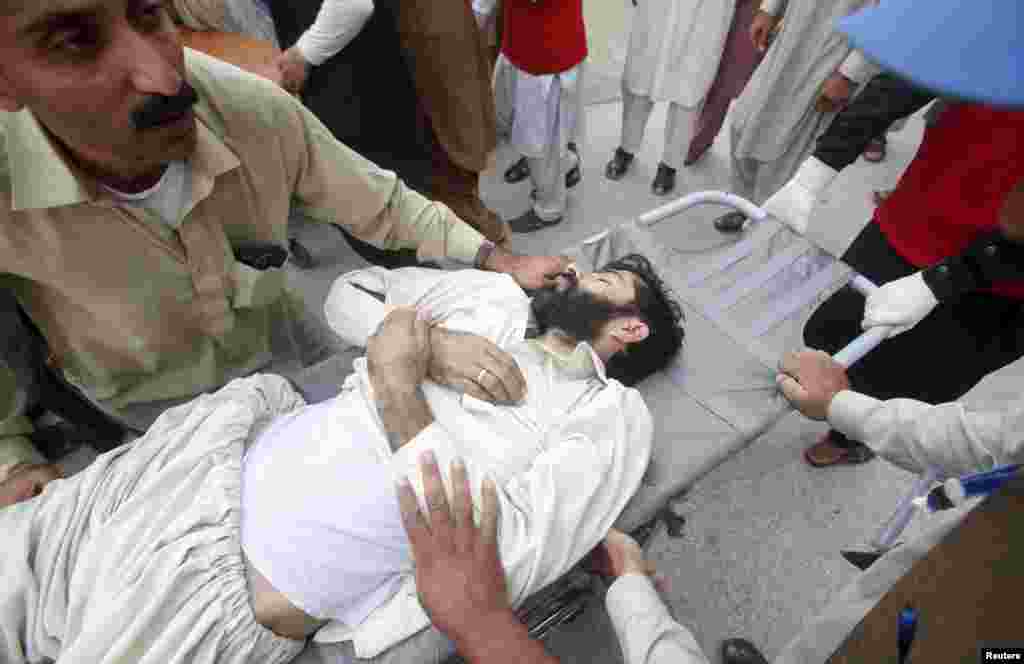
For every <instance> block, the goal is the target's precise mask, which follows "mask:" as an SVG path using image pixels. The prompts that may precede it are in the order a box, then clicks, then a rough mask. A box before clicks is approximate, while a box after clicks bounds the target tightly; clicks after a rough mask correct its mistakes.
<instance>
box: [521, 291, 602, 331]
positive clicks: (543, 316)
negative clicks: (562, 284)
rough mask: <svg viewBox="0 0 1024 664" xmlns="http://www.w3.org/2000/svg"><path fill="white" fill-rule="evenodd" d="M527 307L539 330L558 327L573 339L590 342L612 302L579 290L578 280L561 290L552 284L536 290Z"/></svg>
mask: <svg viewBox="0 0 1024 664" xmlns="http://www.w3.org/2000/svg"><path fill="white" fill-rule="evenodd" d="M530 309H531V310H533V317H534V320H535V321H536V322H537V327H538V330H539V331H540V333H542V334H543V333H544V332H547V331H548V330H551V329H555V330H560V331H561V332H564V333H565V334H567V335H569V336H570V337H571V338H572V339H574V340H575V341H576V343H579V342H581V341H586V342H587V343H592V342H593V341H594V340H595V339H597V336H598V335H599V334H600V333H601V329H602V328H603V327H604V325H605V323H607V322H608V321H609V320H611V318H612V314H613V313H614V311H615V307H614V306H613V305H612V304H610V303H608V302H606V301H604V300H602V299H601V298H599V297H597V296H595V295H593V294H592V293H590V292H588V291H585V290H583V289H582V288H580V287H579V284H574V285H572V286H569V287H568V288H566V289H564V290H562V291H558V290H557V289H556V288H554V287H551V288H544V289H541V290H539V291H537V294H536V295H534V296H533V300H532V301H531V302H530Z"/></svg>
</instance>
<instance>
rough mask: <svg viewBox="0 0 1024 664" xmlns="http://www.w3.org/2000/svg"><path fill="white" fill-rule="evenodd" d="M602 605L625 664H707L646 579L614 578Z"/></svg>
mask: <svg viewBox="0 0 1024 664" xmlns="http://www.w3.org/2000/svg"><path fill="white" fill-rule="evenodd" d="M605 606H606V607H607V608H608V616H609V617H610V618H611V620H612V626H613V627H614V628H615V634H616V636H618V638H619V645H620V646H622V656H623V659H624V660H625V662H626V664H708V658H707V657H706V656H705V655H704V651H703V650H701V648H700V645H699V644H698V643H697V639H695V638H693V634H691V633H690V630H688V629H686V628H685V627H683V626H682V625H680V624H679V623H678V622H676V621H675V619H674V618H672V616H671V615H670V614H669V612H668V607H666V606H665V603H664V602H662V601H661V598H660V597H659V596H658V591H657V590H656V589H655V588H654V584H653V583H651V580H650V579H649V578H648V577H646V576H642V575H640V574H626V575H625V576H621V577H619V578H618V579H616V580H615V583H613V584H612V586H611V588H609V589H608V595H607V596H606V597H605Z"/></svg>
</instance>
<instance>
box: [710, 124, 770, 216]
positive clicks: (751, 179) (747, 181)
mask: <svg viewBox="0 0 1024 664" xmlns="http://www.w3.org/2000/svg"><path fill="white" fill-rule="evenodd" d="M738 125H739V123H737V121H736V118H735V117H733V118H730V120H729V138H730V141H729V146H730V147H729V178H730V191H731V192H732V193H734V194H736V195H737V196H741V197H743V198H746V199H749V198H751V197H752V196H753V195H754V190H755V189H756V187H757V177H758V172H759V170H760V167H761V162H759V161H757V160H756V159H750V158H748V157H739V156H737V155H736V145H737V144H738V143H739V140H740V135H741V134H742V133H743V127H742V126H738ZM745 223H747V217H746V215H744V214H743V213H742V212H739V211H733V212H727V213H726V214H723V215H722V216H721V217H718V218H717V219H715V221H714V226H715V229H716V230H717V231H718V232H720V233H739V232H740V231H741V230H743V225H744V224H745Z"/></svg>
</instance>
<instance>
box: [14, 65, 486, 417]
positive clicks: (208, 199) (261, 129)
mask: <svg viewBox="0 0 1024 664" xmlns="http://www.w3.org/2000/svg"><path fill="white" fill-rule="evenodd" d="M185 63H186V70H187V78H188V81H189V83H191V84H192V85H193V87H194V88H195V89H196V91H197V92H198V94H199V97H200V101H199V103H198V104H197V105H196V107H195V112H196V117H197V119H198V122H197V125H198V126H197V131H198V135H197V146H196V150H195V152H194V154H193V155H192V156H191V157H190V158H189V159H188V167H189V171H190V176H189V182H188V197H187V202H186V204H185V206H184V210H183V213H182V219H181V222H180V225H179V226H178V228H177V230H175V231H171V229H169V228H168V227H167V225H166V224H165V223H163V222H162V221H161V220H160V219H159V218H158V216H157V215H156V214H154V213H153V212H151V211H149V210H147V209H145V207H144V206H139V205H133V204H126V203H125V202H123V201H121V200H119V199H118V198H117V197H115V196H114V195H113V194H111V193H110V192H108V191H105V190H104V189H103V188H102V187H100V186H99V184H98V182H97V181H96V180H95V178H93V177H91V176H89V175H88V174H86V173H85V172H83V171H82V170H81V169H80V168H79V167H78V166H77V165H76V164H75V163H73V162H71V161H70V160H68V159H66V158H65V156H64V152H63V151H62V150H61V149H60V148H59V147H58V146H57V145H56V144H55V142H54V140H53V139H52V138H51V136H50V135H49V134H48V133H47V132H46V131H45V130H44V129H43V128H42V127H41V125H40V124H39V123H38V122H37V121H36V119H35V117H34V116H33V115H32V113H31V112H30V111H29V110H23V111H21V112H18V113H13V114H11V113H0V266H3V267H2V270H3V271H2V273H0V288H9V289H10V290H11V291H13V292H14V293H15V295H16V296H17V298H18V300H19V301H20V303H21V305H22V306H23V307H24V308H25V310H26V311H27V312H28V314H29V315H30V316H31V318H32V319H33V321H34V322H35V324H36V325H37V326H38V327H39V328H40V330H41V331H42V333H43V335H44V336H45V337H46V339H47V342H48V345H49V348H50V351H51V353H52V363H53V365H54V366H56V367H58V368H59V369H60V370H62V371H63V373H64V375H65V376H66V377H67V378H68V379H69V380H70V381H71V382H72V383H73V384H75V385H77V386H78V387H80V388H81V389H83V390H84V391H85V392H86V393H87V394H88V395H89V396H90V398H92V399H94V400H95V401H97V402H98V403H100V404H101V405H102V406H103V407H105V408H107V409H109V410H111V411H114V412H116V411H117V410H118V409H120V408H123V407H126V406H128V405H131V404H139V403H151V402H157V401H162V400H170V399H180V398H183V397H189V396H191V395H194V394H198V393H201V392H204V391H208V390H212V389H215V388H217V387H219V386H221V385H223V384H224V383H225V382H227V381H228V380H230V379H231V378H233V377H237V376H241V375H247V374H250V373H252V372H254V371H258V370H260V369H262V368H265V367H267V366H268V365H269V363H270V362H271V361H272V360H273V359H275V357H276V348H275V347H274V345H273V343H274V339H277V338H280V337H281V336H282V335H281V334H280V332H278V331H279V330H281V329H282V327H284V328H287V323H288V321H291V320H294V319H295V318H296V317H297V316H298V315H300V312H301V311H302V309H303V305H302V301H301V298H299V297H298V296H297V295H295V294H293V293H292V292H291V291H290V290H289V289H288V288H287V285H286V283H285V275H284V274H283V271H281V270H267V271H264V272H262V273H261V272H259V271H256V270H253V269H252V268H249V267H248V266H245V265H243V264H241V263H240V262H237V261H236V260H235V259H234V250H235V249H236V248H237V247H239V246H240V245H241V244H244V243H249V242H259V243H272V244H275V245H277V246H280V247H286V246H287V241H288V234H287V225H288V217H289V210H290V209H291V208H292V207H293V206H296V207H299V208H301V209H302V210H303V211H304V212H305V214H306V215H307V216H308V217H311V218H313V219H316V220H319V221H323V222H328V223H335V224H339V225H344V226H345V227H346V228H348V229H349V230H350V231H351V232H352V233H353V234H354V235H355V236H357V237H359V238H360V239H362V240H364V241H366V242H369V243H371V244H373V245H375V246H377V247H381V248H388V249H398V248H417V249H418V254H419V256H420V258H421V259H424V260H443V259H452V260H455V261H457V262H461V263H463V264H466V265H472V264H473V262H474V260H475V258H476V255H477V251H478V249H479V248H480V246H481V244H482V243H483V241H484V238H483V236H482V235H480V234H479V233H478V232H477V231H475V230H474V229H473V228H472V227H470V226H468V225H467V224H465V223H463V222H462V221H461V220H459V219H458V218H457V217H456V216H455V215H454V214H453V213H452V212H451V211H450V210H449V209H448V208H447V207H445V206H444V205H442V204H438V203H434V202H431V201H429V200H427V199H426V198H424V197H423V196H421V195H420V194H418V193H416V192H414V191H412V190H410V189H408V188H407V187H406V186H405V185H404V184H403V183H402V182H401V181H400V180H399V179H397V178H396V176H395V174H394V173H392V172H390V171H386V170H384V169H381V168H379V167H377V166H375V165H374V164H372V163H371V162H369V161H367V160H366V159H363V158H362V157H361V156H359V155H358V154H356V153H355V152H353V151H352V150H350V149H348V148H347V147H345V146H344V145H343V144H341V143H340V142H338V141H337V140H336V139H334V137H333V136H332V135H331V134H330V132H329V131H328V130H327V129H326V128H325V127H324V125H323V124H321V123H320V121H319V120H317V118H316V117H315V116H314V115H313V114H312V113H310V112H309V110H307V109H306V108H305V107H304V106H303V105H302V104H301V102H299V101H298V100H297V99H295V98H294V97H292V96H291V95H289V94H287V93H285V92H284V91H283V90H281V89H280V88H279V87H278V86H276V85H274V84H273V83H271V82H270V81H267V80H265V79H262V78H260V77H258V76H255V75H253V74H249V73H246V72H244V71H242V70H241V69H238V68H236V67H234V66H232V65H229V64H227V63H224V62H222V61H220V60H216V59H214V58H211V57H209V56H207V55H204V54H202V53H198V52H195V51H192V50H190V49H185ZM6 401H8V400H7V399H4V398H0V403H3V402H6ZM14 415H15V416H14V417H11V416H8V418H7V419H5V420H4V421H3V422H0V436H2V435H18V434H24V433H26V432H27V431H28V430H30V427H29V426H28V425H27V424H26V423H25V422H24V420H23V418H19V417H16V415H17V413H15V414H14ZM8 420H9V421H8Z"/></svg>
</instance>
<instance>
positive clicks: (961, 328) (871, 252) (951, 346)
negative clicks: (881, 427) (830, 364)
mask: <svg viewBox="0 0 1024 664" xmlns="http://www.w3.org/2000/svg"><path fill="white" fill-rule="evenodd" d="M842 258H843V261H844V262H845V263H847V264H848V265H850V266H851V267H852V268H853V269H855V270H857V271H858V272H860V273H861V274H863V275H864V276H865V277H868V278H869V279H871V280H872V281H874V282H875V283H876V284H878V285H879V286H881V285H884V284H885V283H887V282H889V281H892V280H894V279H899V278H900V277H905V276H907V275H910V274H913V273H914V272H917V271H918V268H916V267H914V266H913V265H911V264H910V263H908V262H906V261H905V260H904V259H903V258H902V257H901V256H900V255H899V254H897V253H896V251H895V250H894V249H893V248H892V247H891V246H890V245H889V243H888V241H887V240H886V239H885V236H884V235H883V234H882V232H881V230H880V229H879V227H878V224H876V223H874V222H872V223H870V224H868V226H867V227H866V228H865V229H864V230H863V231H862V232H861V233H860V235H858V236H857V239H855V240H854V241H853V244H851V245H850V248H849V249H847V250H846V253H844V254H843V257H842ZM863 316H864V296H862V295H860V294H859V293H857V292H856V291H854V290H853V289H852V288H850V287H849V286H847V287H845V288H843V289H842V290H840V291H838V292H837V293H836V294H835V295H833V296H832V297H831V298H829V299H828V300H826V301H825V302H824V303H823V304H822V305H821V306H820V307H818V309H817V310H816V311H815V312H814V314H813V315H812V316H811V318H810V320H809V321H808V322H807V325H806V327H804V343H806V344H807V346H808V347H810V348H817V349H820V350H824V351H825V352H827V353H835V352H837V351H838V350H840V349H841V348H842V347H843V346H845V345H846V344H847V343H849V342H850V341H852V340H853V339H854V338H856V337H857V336H858V335H860V334H861V332H862V330H861V327H860V323H861V319H862V318H863ZM1022 354H1024V300H1017V299H1013V298H1007V297H1000V296H998V295H992V294H990V293H972V294H968V295H965V296H963V297H961V298H959V299H957V300H955V301H950V302H940V303H939V305H938V306H937V307H935V309H934V310H933V311H932V312H931V314H929V315H928V316H927V317H926V318H925V319H924V320H922V321H921V322H920V323H918V324H917V325H916V326H915V327H914V328H913V329H911V330H909V331H907V332H904V333H903V334H900V335H898V336H896V337H892V338H890V339H887V340H886V341H884V342H882V344H881V345H879V346H878V348H876V349H875V350H873V351H872V352H870V353H869V354H868V355H867V356H866V357H864V358H863V359H862V360H860V361H859V362H858V363H857V364H855V365H854V366H852V367H850V370H849V377H850V386H851V388H852V389H854V390H856V391H858V392H862V393H864V394H868V395H870V396H873V397H875V398H878V399H893V398H898V397H905V398H910V399H917V400H920V401H925V402H928V403H934V404H938V403H945V402H948V401H955V400H957V399H959V398H960V397H962V396H963V395H964V394H965V393H966V392H967V391H968V390H970V389H971V388H972V387H974V386H975V385H976V384H977V383H978V382H979V381H980V380H981V379H982V378H984V377H985V376H986V375H988V374H990V373H992V372H993V371H996V370H997V369H1000V368H1002V367H1004V366H1006V365H1007V364H1010V363H1011V362H1013V361H1014V360H1016V359H1018V358H1019V357H1020V356H1021V355H1022ZM833 440H835V441H836V442H837V443H839V444H842V443H843V437H842V436H835V435H834V436H833Z"/></svg>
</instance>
